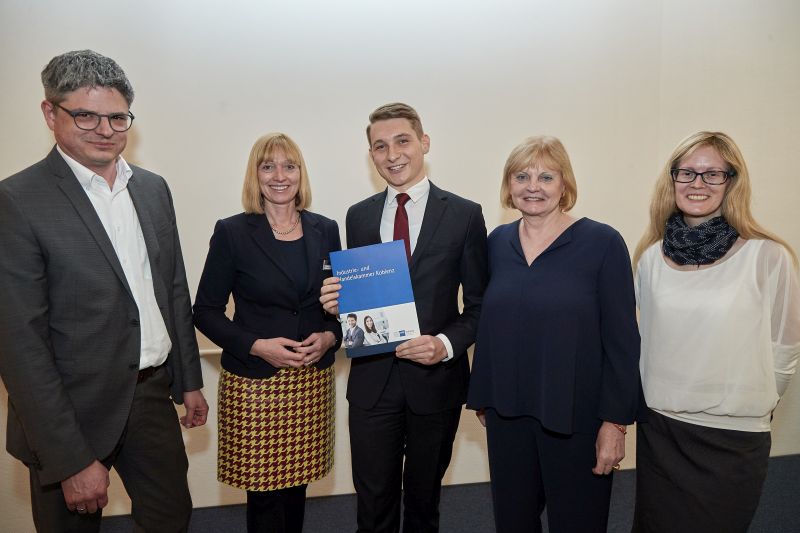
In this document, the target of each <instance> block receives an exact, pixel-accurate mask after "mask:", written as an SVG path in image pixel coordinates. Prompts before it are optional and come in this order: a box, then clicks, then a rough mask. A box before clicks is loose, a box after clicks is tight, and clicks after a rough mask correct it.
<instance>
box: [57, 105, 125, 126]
mask: <svg viewBox="0 0 800 533" xmlns="http://www.w3.org/2000/svg"><path fill="white" fill-rule="evenodd" d="M53 105H54V106H56V107H57V108H59V109H61V110H63V111H64V112H65V113H67V114H68V115H69V116H71V117H72V120H74V121H75V125H76V126H78V128H79V129H82V130H84V131H92V130H94V129H97V126H99V125H100V121H101V120H102V119H104V118H105V119H108V125H109V126H111V129H112V130H114V131H117V132H120V133H121V132H123V131H128V130H129V129H131V125H132V124H133V119H134V118H136V117H134V116H133V113H131V112H130V111H128V112H127V113H112V114H111V115H101V114H100V113H95V112H94V111H72V110H71V109H67V108H66V107H64V106H63V105H61V104H56V103H53Z"/></svg>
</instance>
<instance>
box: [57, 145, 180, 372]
mask: <svg viewBox="0 0 800 533" xmlns="http://www.w3.org/2000/svg"><path fill="white" fill-rule="evenodd" d="M57 149H58V153H60V154H61V157H63V158H64V161H66V162H67V165H69V168H70V169H72V172H73V173H74V174H75V177H76V178H78V182H79V183H80V184H81V187H83V190H84V191H85V192H86V196H88V197H89V201H90V202H92V205H93V206H94V209H95V211H96V212H97V216H98V217H99V218H100V222H102V223H103V228H105V230H106V233H107V234H108V238H109V239H110V240H111V244H112V245H113V246H114V251H115V252H116V254H117V258H118V259H119V262H120V264H121V265H122V270H123V272H124V273H125V279H127V281H128V285H129V286H130V288H131V292H132V293H133V299H134V300H135V301H136V306H137V307H138V308H139V324H140V329H141V355H140V357H139V369H143V368H148V367H151V366H158V365H160V364H162V363H164V361H166V360H167V356H168V355H169V351H170V349H171V348H172V342H171V341H170V339H169V333H168V332H167V326H166V325H165V324H164V317H163V316H162V315H161V310H160V309H159V308H158V303H157V302H156V296H155V291H154V290H153V276H152V272H151V270H150V259H149V257H148V255H147V247H146V246H145V243H144V235H142V228H141V226H140V225H139V217H138V216H137V214H136V209H135V208H134V206H133V202H132V201H131V196H130V193H129V192H128V180H129V179H130V178H131V176H132V175H133V171H132V170H131V168H130V167H129V166H128V163H126V162H125V160H124V159H123V158H122V156H119V157H118V158H117V177H116V179H115V180H114V188H113V189H111V188H110V187H109V186H108V182H107V181H106V180H105V179H104V178H103V177H102V176H99V175H97V174H95V173H94V172H92V171H91V170H89V169H88V168H86V167H85V166H83V165H81V164H80V163H78V162H77V161H75V160H74V159H72V158H71V157H69V156H68V155H67V154H65V153H64V152H63V150H61V147H57Z"/></svg>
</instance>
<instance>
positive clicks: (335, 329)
mask: <svg viewBox="0 0 800 533" xmlns="http://www.w3.org/2000/svg"><path fill="white" fill-rule="evenodd" d="M326 226H327V242H328V250H327V253H328V258H329V260H330V253H331V252H338V251H339V250H341V249H342V239H341V237H340V236H339V224H337V223H336V222H335V221H333V220H331V222H330V224H327V225H326ZM323 313H324V316H325V331H330V332H331V333H333V336H334V337H336V343H335V344H334V345H333V347H331V350H332V351H334V352H335V351H336V350H338V349H339V347H341V345H342V325H341V324H340V323H339V318H338V317H336V316H334V315H331V314H328V313H325V312H324V311H323Z"/></svg>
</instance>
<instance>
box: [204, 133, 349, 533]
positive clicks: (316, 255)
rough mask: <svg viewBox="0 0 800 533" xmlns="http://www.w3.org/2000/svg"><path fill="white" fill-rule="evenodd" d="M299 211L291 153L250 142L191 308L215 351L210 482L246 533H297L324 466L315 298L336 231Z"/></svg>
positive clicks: (328, 320) (326, 416) (321, 321)
mask: <svg viewBox="0 0 800 533" xmlns="http://www.w3.org/2000/svg"><path fill="white" fill-rule="evenodd" d="M310 202H311V188H310V185H309V180H308V173H307V171H306V166H305V161H304V160H303V155H302V153H301V152H300V149H299V148H298V146H297V145H296V144H295V143H294V141H292V140H291V139H290V138H289V137H287V136H286V135H284V134H281V133H272V134H268V135H265V136H263V137H261V138H260V139H258V140H257V141H256V143H255V145H254V146H253V148H252V150H251V151H250V158H249V160H248V163H247V170H246V173H245V179H244V186H243V189H242V204H243V205H244V210H245V212H244V213H241V214H239V215H235V216H232V217H230V218H226V219H224V220H220V221H218V222H217V225H216V227H215V228H214V235H213V236H212V237H211V244H210V249H209V252H208V257H207V258H206V264H205V267H204V269H203V275H202V277H201V279H200V285H199V287H198V290H197V299H196V301H195V305H194V320H195V325H196V326H197V329H199V330H200V331H201V332H203V333H204V334H205V335H206V336H207V337H208V338H209V339H211V341H213V342H214V343H215V344H217V345H218V346H220V347H221V348H222V360H221V363H222V372H221V374H220V382H219V407H218V425H219V452H218V456H217V478H218V479H219V481H221V482H222V483H226V484H228V485H231V486H233V487H237V488H240V489H244V490H246V491H247V530H248V531H251V532H253V531H259V532H263V531H285V532H297V533H299V532H300V531H301V530H302V527H303V514H304V509H305V491H306V486H307V485H308V483H310V482H311V481H315V480H317V479H320V478H322V477H324V476H325V475H326V474H327V473H328V472H329V471H330V469H331V466H332V464H333V419H334V417H333V409H334V383H333V380H334V375H333V367H332V365H333V361H334V356H335V352H336V349H337V348H338V347H339V345H340V344H341V337H342V330H341V327H340V326H339V322H338V321H337V320H336V318H335V317H333V316H330V315H326V314H325V313H324V311H323V310H322V307H321V305H320V303H319V292H320V286H321V285H322V280H323V278H324V277H325V276H326V272H324V271H323V262H324V261H325V260H326V259H328V255H329V254H330V252H332V251H337V250H340V249H341V244H340V240H339V228H338V226H337V224H336V222H334V221H333V220H330V219H328V218H325V217H323V216H321V215H317V214H314V213H311V212H309V211H307V210H306V207H308V205H309V204H310ZM231 295H232V296H233V302H234V305H235V312H234V314H233V318H232V319H229V318H228V317H227V316H226V314H225V310H226V306H227V304H228V300H229V298H230V296H231Z"/></svg>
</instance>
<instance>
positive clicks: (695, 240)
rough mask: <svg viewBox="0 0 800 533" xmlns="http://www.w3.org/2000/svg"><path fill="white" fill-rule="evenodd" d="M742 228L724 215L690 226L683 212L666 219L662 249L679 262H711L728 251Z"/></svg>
mask: <svg viewBox="0 0 800 533" xmlns="http://www.w3.org/2000/svg"><path fill="white" fill-rule="evenodd" d="M738 238H739V232H738V231H736V229H735V228H734V227H733V226H731V225H730V224H728V222H727V221H726V220H725V219H724V218H723V217H721V216H719V217H714V218H712V219H711V220H707V221H705V222H703V223H702V224H698V225H697V226H693V227H692V226H689V225H687V224H686V222H685V221H684V220H683V215H682V214H681V213H675V214H673V215H672V216H671V217H669V219H668V220H667V226H666V230H665V231H664V241H663V242H662V249H663V250H664V255H666V256H667V257H669V258H670V259H672V260H673V261H674V262H675V263H677V264H679V265H698V266H700V265H709V264H711V263H713V262H714V261H716V260H717V259H719V258H720V257H722V256H723V255H725V254H726V253H728V250H730V249H731V246H733V243H735V242H736V239H738Z"/></svg>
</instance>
